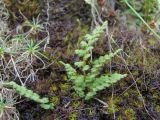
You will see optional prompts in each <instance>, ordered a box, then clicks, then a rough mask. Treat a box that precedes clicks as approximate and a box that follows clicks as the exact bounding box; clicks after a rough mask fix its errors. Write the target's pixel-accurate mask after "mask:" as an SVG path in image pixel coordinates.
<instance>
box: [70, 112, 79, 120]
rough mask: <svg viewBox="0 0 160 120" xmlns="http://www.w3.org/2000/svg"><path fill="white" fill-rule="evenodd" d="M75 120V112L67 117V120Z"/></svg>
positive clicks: (76, 114)
mask: <svg viewBox="0 0 160 120" xmlns="http://www.w3.org/2000/svg"><path fill="white" fill-rule="evenodd" d="M77 118H78V113H77V112H73V113H71V114H70V115H69V120H77Z"/></svg>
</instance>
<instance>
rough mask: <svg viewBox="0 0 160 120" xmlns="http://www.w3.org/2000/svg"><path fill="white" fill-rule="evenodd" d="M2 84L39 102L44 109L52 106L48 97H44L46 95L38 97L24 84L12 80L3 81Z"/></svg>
mask: <svg viewBox="0 0 160 120" xmlns="http://www.w3.org/2000/svg"><path fill="white" fill-rule="evenodd" d="M2 86H4V87H11V88H12V89H15V90H16V91H17V93H19V94H20V95H22V96H25V97H27V98H29V99H31V100H33V101H35V102H37V103H40V106H41V107H42V108H44V109H52V108H53V104H52V103H49V100H48V98H46V97H44V98H40V96H39V95H38V94H37V93H34V92H33V91H32V90H29V89H27V88H26V87H24V86H20V85H18V84H16V83H15V82H13V81H11V82H7V83H3V84H2Z"/></svg>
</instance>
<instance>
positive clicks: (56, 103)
mask: <svg viewBox="0 0 160 120" xmlns="http://www.w3.org/2000/svg"><path fill="white" fill-rule="evenodd" d="M51 102H52V103H53V104H54V105H55V106H56V105H58V104H59V103H60V98H59V97H58V96H53V97H51Z"/></svg>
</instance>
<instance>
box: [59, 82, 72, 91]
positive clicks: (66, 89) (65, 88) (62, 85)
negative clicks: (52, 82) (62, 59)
mask: <svg viewBox="0 0 160 120" xmlns="http://www.w3.org/2000/svg"><path fill="white" fill-rule="evenodd" d="M59 87H60V89H61V92H63V93H66V92H68V90H69V88H70V85H69V84H68V83H61V84H60V85H59Z"/></svg>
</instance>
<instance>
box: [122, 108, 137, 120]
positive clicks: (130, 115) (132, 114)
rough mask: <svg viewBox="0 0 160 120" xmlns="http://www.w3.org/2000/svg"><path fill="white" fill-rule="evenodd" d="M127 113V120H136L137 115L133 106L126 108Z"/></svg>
mask: <svg viewBox="0 0 160 120" xmlns="http://www.w3.org/2000/svg"><path fill="white" fill-rule="evenodd" d="M124 113H125V115H126V117H127V120H136V116H135V114H136V113H135V111H134V110H133V109H131V108H128V109H127V110H125V112H124Z"/></svg>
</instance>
